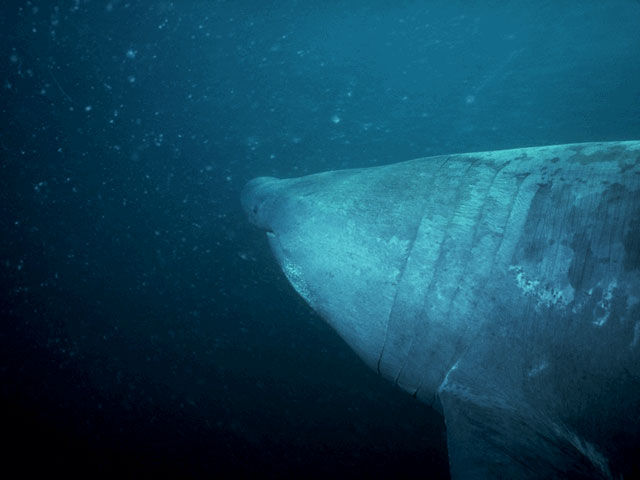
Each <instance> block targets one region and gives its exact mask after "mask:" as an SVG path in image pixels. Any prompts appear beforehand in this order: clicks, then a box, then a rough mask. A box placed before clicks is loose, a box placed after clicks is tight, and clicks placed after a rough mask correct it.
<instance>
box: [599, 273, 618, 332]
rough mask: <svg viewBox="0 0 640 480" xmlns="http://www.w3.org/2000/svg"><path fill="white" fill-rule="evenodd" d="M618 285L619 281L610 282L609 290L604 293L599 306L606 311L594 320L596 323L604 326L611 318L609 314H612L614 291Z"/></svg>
mask: <svg viewBox="0 0 640 480" xmlns="http://www.w3.org/2000/svg"><path fill="white" fill-rule="evenodd" d="M617 286H618V282H616V281H615V280H614V281H613V282H611V283H610V284H609V286H608V287H607V290H606V291H605V292H604V294H603V295H602V300H600V301H599V302H598V306H599V307H600V308H601V309H602V310H604V313H603V314H602V315H601V316H600V317H598V318H597V319H596V320H595V321H594V322H593V324H594V325H597V326H598V327H602V326H603V325H605V324H606V323H607V320H609V315H611V310H610V309H611V299H612V298H613V291H614V290H615V289H616V287H617Z"/></svg>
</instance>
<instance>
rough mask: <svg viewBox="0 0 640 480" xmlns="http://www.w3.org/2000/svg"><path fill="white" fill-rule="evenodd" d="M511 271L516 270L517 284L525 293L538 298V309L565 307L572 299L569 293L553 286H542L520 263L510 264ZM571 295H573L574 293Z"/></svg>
mask: <svg viewBox="0 0 640 480" xmlns="http://www.w3.org/2000/svg"><path fill="white" fill-rule="evenodd" d="M509 271H511V272H515V280H516V285H517V286H518V288H519V289H520V290H522V292H523V293H524V294H525V295H528V296H532V297H536V298H537V300H538V302H537V304H536V309H538V308H540V307H541V306H544V307H547V308H551V307H552V306H554V307H560V308H564V307H566V306H567V305H568V304H569V303H570V302H571V300H572V298H567V295H565V293H564V292H563V291H562V290H558V289H555V288H553V287H551V286H542V285H541V284H540V281H539V280H534V279H531V278H528V277H527V276H526V275H525V273H524V270H523V268H522V266H520V265H510V266H509ZM569 296H570V297H573V295H572V294H570V295H569Z"/></svg>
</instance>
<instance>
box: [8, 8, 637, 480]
mask: <svg viewBox="0 0 640 480" xmlns="http://www.w3.org/2000/svg"><path fill="white" fill-rule="evenodd" d="M399 4H401V6H399ZM639 26H640V3H639V2H637V1H634V0H599V1H589V2H584V1H577V0H567V1H557V0H535V1H534V0H531V1H520V2H516V1H513V2H505V1H499V0H486V1H481V2H471V1H462V0H446V1H445V0H433V1H422V2H420V1H414V2H391V1H381V0H378V1H370V0H369V1H365V0H350V1H346V0H332V1H296V0H283V1H279V2H265V1H253V2H252V1H248V0H247V1H242V0H239V1H204V0H201V1H195V0H194V1H174V2H170V1H131V2H128V1H121V0H111V1H105V0H100V1H98V0H95V1H92V0H67V1H57V2H54V1H44V0H31V1H26V2H25V1H7V2H3V4H2V6H1V7H0V39H1V40H2V41H1V42H0V100H1V102H0V108H1V111H2V117H1V118H2V119H1V122H2V128H1V129H0V198H1V203H0V209H1V210H0V229H1V234H2V236H1V237H0V294H1V295H2V296H1V306H0V316H1V323H0V395H1V398H0V400H1V401H2V409H1V412H2V417H0V421H1V422H2V425H3V429H4V430H3V434H4V435H5V436H6V437H8V438H10V439H11V447H10V448H9V449H8V450H6V451H5V452H3V454H4V457H5V461H8V462H9V463H11V462H14V463H16V464H17V465H19V466H20V467H21V468H22V469H23V470H24V469H26V470H31V469H34V470H35V469H38V468H40V467H45V468H46V469H47V471H48V472H49V473H52V472H57V471H59V472H64V473H66V474H68V475H71V476H80V475H83V474H86V472H92V471H96V470H97V469H100V471H102V472H107V473H118V474H122V472H129V473H132V472H133V473H138V474H142V473H167V472H169V473H173V474H181V475H191V476H198V477H203V476H210V475H214V474H216V473H220V472H228V471H232V472H233V473H235V474H238V475H240V474H253V475H257V476H282V475H295V474H299V475H307V476H308V475H313V476H323V477H327V476H333V477H336V476H337V477H343V476H347V475H354V474H359V475H364V476H386V475H396V476H398V475H399V476H402V475H420V476H427V477H430V478H447V476H448V465H447V453H446V445H445V426H444V423H443V421H442V420H441V418H440V417H439V416H438V415H437V414H436V413H435V412H433V411H431V410H430V409H429V408H427V407H425V406H424V405H421V404H420V403H418V402H417V401H416V400H414V399H413V398H411V397H409V396H408V395H406V394H404V393H402V392H401V391H399V390H396V389H394V388H392V387H391V386H390V385H387V384H386V383H385V382H384V381H383V380H381V379H380V378H378V377H377V376H376V375H375V374H374V373H373V372H370V371H368V370H367V369H366V368H365V367H364V365H362V364H361V363H360V361H359V360H358V359H357V358H356V357H355V355H354V354H353V353H352V352H350V351H349V349H348V348H347V347H346V346H345V345H344V344H343V343H342V341H341V340H340V339H339V338H338V337H337V336H336V335H335V334H334V333H333V332H331V331H330V329H329V328H328V327H327V326H326V325H324V324H323V323H322V321H321V320H320V319H319V318H318V317H317V316H316V315H315V314H314V313H313V312H312V311H311V310H310V309H309V308H308V307H307V306H306V305H305V304H304V302H303V301H302V300H301V299H300V298H298V297H297V295H296V294H295V293H294V292H293V290H292V288H291V287H290V286H289V285H288V284H287V282H286V280H285V279H284V277H283V275H282V273H281V272H280V271H279V270H278V268H277V266H276V264H275V262H274V261H273V260H272V259H271V256H270V252H269V251H268V247H267V244H266V241H265V239H264V238H263V233H261V232H258V231H257V230H255V229H253V228H252V227H251V226H250V225H248V224H247V223H246V221H245V219H244V216H243V214H242V212H241V209H240V205H239V200H238V197H239V192H240V189H241V188H242V186H243V184H244V183H245V182H246V181H247V180H249V179H250V178H252V177H255V176H260V175H272V176H281V177H287V176H299V175H303V174H307V173H312V172H318V171H322V170H327V169H336V168H348V167H366V166H374V165H379V164H384V163H391V162H395V161H400V160H407V159H410V158H415V157H421V156H428V155H435V154H442V153H457V152H468V151H478V150H495V149H500V148H509V147H523V146H534V145H544V144H554V143H570V142H580V141H596V140H629V139H640V28H638V27H639ZM5 461H3V464H4V462H5Z"/></svg>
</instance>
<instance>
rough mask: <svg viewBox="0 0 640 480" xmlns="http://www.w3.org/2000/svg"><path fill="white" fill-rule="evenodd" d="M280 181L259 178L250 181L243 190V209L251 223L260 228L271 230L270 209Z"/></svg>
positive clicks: (271, 178) (241, 200)
mask: <svg viewBox="0 0 640 480" xmlns="http://www.w3.org/2000/svg"><path fill="white" fill-rule="evenodd" d="M278 181H279V180H278V179H277V178H274V177H258V178H254V179H253V180H250V181H249V182H248V183H247V184H246V185H245V186H244V188H243V189H242V193H241V195H240V202H241V203H242V208H243V209H244V212H245V214H246V215H247V218H248V219H249V222H251V223H252V224H253V225H255V226H256V227H258V228H261V229H264V230H270V225H269V215H268V212H269V210H270V209H269V208H268V207H269V203H270V201H271V200H272V199H273V197H274V189H275V186H276V185H277V183H278Z"/></svg>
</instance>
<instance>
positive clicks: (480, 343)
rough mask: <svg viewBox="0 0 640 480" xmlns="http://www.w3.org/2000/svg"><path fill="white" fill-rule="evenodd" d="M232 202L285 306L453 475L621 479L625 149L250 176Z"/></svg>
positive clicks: (633, 188) (630, 193)
mask: <svg viewBox="0 0 640 480" xmlns="http://www.w3.org/2000/svg"><path fill="white" fill-rule="evenodd" d="M242 202H243V206H244V208H245V210H246V212H247V214H248V215H249V217H250V220H251V221H252V222H253V223H254V224H256V225H257V226H259V227H261V228H263V229H265V230H267V235H268V237H269V243H270V244H271V248H272V249H273V252H274V254H275V256H276V257H277V260H278V262H279V263H280V265H281V267H282V269H283V271H284V273H285V274H286V275H287V277H288V279H289V281H290V282H291V284H292V285H293V287H294V288H295V289H296V290H297V291H298V292H299V293H300V295H302V296H303V297H304V298H305V300H306V301H307V302H309V304H310V305H311V306H312V307H313V308H314V309H315V310H316V311H317V312H319V314H320V315H321V316H322V317H323V318H325V319H326V321H328V322H329V323H330V324H331V325H332V326H333V327H334V328H335V330H336V331H337V332H338V333H339V334H340V335H341V336H342V337H343V338H344V339H345V341H346V342H347V343H348V344H349V345H350V346H351V347H352V348H353V349H354V350H355V351H356V352H357V353H358V354H359V355H360V357H361V358H362V359H363V360H364V361H365V362H366V363H367V364H368V365H369V366H371V367H372V368H374V369H376V370H377V371H378V372H379V373H380V374H382V375H383V376H384V377H385V378H387V379H389V380H391V381H392V382H394V383H396V384H397V385H399V386H400V387H402V388H403V389H405V390H406V391H408V392H410V393H411V394H413V395H415V396H416V397H418V398H419V399H420V400H422V401H424V402H426V403H427V404H430V405H433V406H434V407H435V408H437V409H439V410H440V411H441V412H443V414H444V416H445V422H446V426H447V432H448V447H449V457H450V465H451V472H452V476H453V477H454V478H473V479H476V478H550V477H556V478H557V477H570V478H620V477H621V476H623V475H624V476H625V477H630V476H631V475H632V474H633V473H634V472H635V473H637V472H638V470H639V468H640V467H639V463H638V462H639V461H638V458H639V453H640V448H639V447H640V420H639V419H640V142H613V143H586V144H575V145H559V146H550V147H539V148H538V147H536V148H524V149H516V150H506V151H497V152H484V153H473V154H464V155H450V156H440V157H432V158H424V159H418V160H413V161H409V162H404V163H398V164H395V165H389V166H384V167H375V168H367V169H360V170H344V171H334V172H326V173H320V174H317V175H310V176H307V177H302V178H297V179H290V180H278V179H275V178H257V179H255V180H253V181H251V182H249V183H248V184H247V186H246V187H245V190H244V191H243V194H242Z"/></svg>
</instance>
